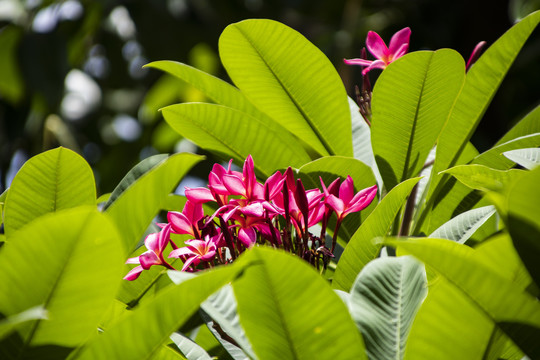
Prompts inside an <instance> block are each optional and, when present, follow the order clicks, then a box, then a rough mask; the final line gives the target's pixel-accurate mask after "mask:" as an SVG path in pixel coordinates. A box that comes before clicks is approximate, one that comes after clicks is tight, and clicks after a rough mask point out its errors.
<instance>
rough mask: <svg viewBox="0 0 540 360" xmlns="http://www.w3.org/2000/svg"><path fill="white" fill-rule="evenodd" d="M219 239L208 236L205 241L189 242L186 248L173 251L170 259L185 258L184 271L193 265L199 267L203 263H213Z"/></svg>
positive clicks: (194, 240)
mask: <svg viewBox="0 0 540 360" xmlns="http://www.w3.org/2000/svg"><path fill="white" fill-rule="evenodd" d="M218 237H219V235H217V236H210V235H206V236H205V237H204V240H198V239H193V240H187V241H186V245H187V246H186V247H182V248H179V249H175V250H173V251H171V253H170V254H169V257H170V258H171V257H175V258H180V257H183V258H185V259H186V260H185V261H184V266H183V267H182V271H185V270H186V269H187V268H189V267H190V266H191V265H193V266H197V265H199V263H200V262H201V261H211V260H212V259H214V257H215V256H216V248H217V247H216V240H217V238H218Z"/></svg>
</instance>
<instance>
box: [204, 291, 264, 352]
mask: <svg viewBox="0 0 540 360" xmlns="http://www.w3.org/2000/svg"><path fill="white" fill-rule="evenodd" d="M237 307H238V305H237V303H236V299H235V297H234V293H233V289H232V287H231V286H230V285H225V286H224V287H222V288H221V289H220V290H219V291H218V292H216V293H215V294H213V295H211V296H210V297H209V298H208V300H206V301H205V302H204V303H203V304H202V305H201V309H202V310H203V311H204V313H205V314H207V315H208V316H209V317H210V318H212V320H213V321H214V322H216V323H217V324H218V325H219V327H220V328H221V329H222V330H223V332H225V334H227V335H228V336H230V338H232V339H233V340H234V341H235V342H236V343H237V344H238V345H239V346H240V348H241V349H242V351H243V352H244V353H246V354H248V355H249V357H250V358H255V354H254V353H253V349H252V346H251V344H250V343H249V340H248V339H247V338H246V334H245V331H244V329H243V328H242V326H241V324H240V317H239V316H238V309H237ZM203 319H204V316H203ZM207 324H208V321H207ZM210 326H211V325H209V327H210ZM211 330H212V329H211ZM229 344H230V343H229ZM223 346H224V347H225V349H227V351H229V349H228V346H227V344H223ZM237 349H238V348H237ZM231 355H233V354H231ZM245 356H246V355H245V354H244V357H245Z"/></svg>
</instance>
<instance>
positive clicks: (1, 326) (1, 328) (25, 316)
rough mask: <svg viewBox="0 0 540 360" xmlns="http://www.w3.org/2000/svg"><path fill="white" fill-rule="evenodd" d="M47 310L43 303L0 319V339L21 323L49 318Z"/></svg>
mask: <svg viewBox="0 0 540 360" xmlns="http://www.w3.org/2000/svg"><path fill="white" fill-rule="evenodd" d="M48 318H49V317H48V314H47V310H45V309H44V308H43V306H42V305H38V306H34V307H32V308H30V309H28V310H24V311H22V312H20V313H18V314H14V315H11V316H8V317H6V318H4V319H1V320H0V339H2V338H4V337H5V336H6V335H7V334H9V333H11V332H12V331H14V330H16V329H17V328H18V326H19V325H21V324H22V323H25V322H27V321H31V320H46V319H48Z"/></svg>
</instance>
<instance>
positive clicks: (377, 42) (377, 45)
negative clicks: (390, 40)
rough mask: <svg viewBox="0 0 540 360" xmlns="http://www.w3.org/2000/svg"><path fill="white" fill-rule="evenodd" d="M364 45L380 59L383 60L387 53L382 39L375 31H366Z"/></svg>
mask: <svg viewBox="0 0 540 360" xmlns="http://www.w3.org/2000/svg"><path fill="white" fill-rule="evenodd" d="M366 47H367V49H368V50H369V52H370V53H372V54H373V56H375V57H376V58H377V59H380V60H384V59H385V58H386V57H387V56H388V54H389V51H388V48H387V47H386V44H385V43H384V41H383V39H381V37H380V36H379V34H377V33H376V32H375V31H370V32H368V34H367V39H366Z"/></svg>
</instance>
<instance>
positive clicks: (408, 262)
mask: <svg viewBox="0 0 540 360" xmlns="http://www.w3.org/2000/svg"><path fill="white" fill-rule="evenodd" d="M426 294H427V280H426V271H425V269H424V265H423V264H422V263H420V262H418V261H417V260H415V259H414V258H412V257H410V256H400V257H386V258H378V259H375V260H373V261H371V262H370V263H369V264H367V265H366V266H365V267H364V268H363V269H362V271H361V272H360V274H358V277H357V278H356V280H355V282H354V284H353V286H352V289H351V296H350V298H349V311H350V312H351V316H352V317H353V319H354V321H355V322H356V325H357V326H358V328H359V329H360V332H361V333H362V336H363V338H364V341H365V344H366V351H367V353H368V356H369V358H370V359H403V354H404V352H405V345H406V344H407V338H408V335H409V330H410V328H411V325H412V322H413V320H414V317H415V315H416V312H417V311H418V308H419V307H420V305H421V304H422V301H423V300H424V298H425V296H426Z"/></svg>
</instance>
